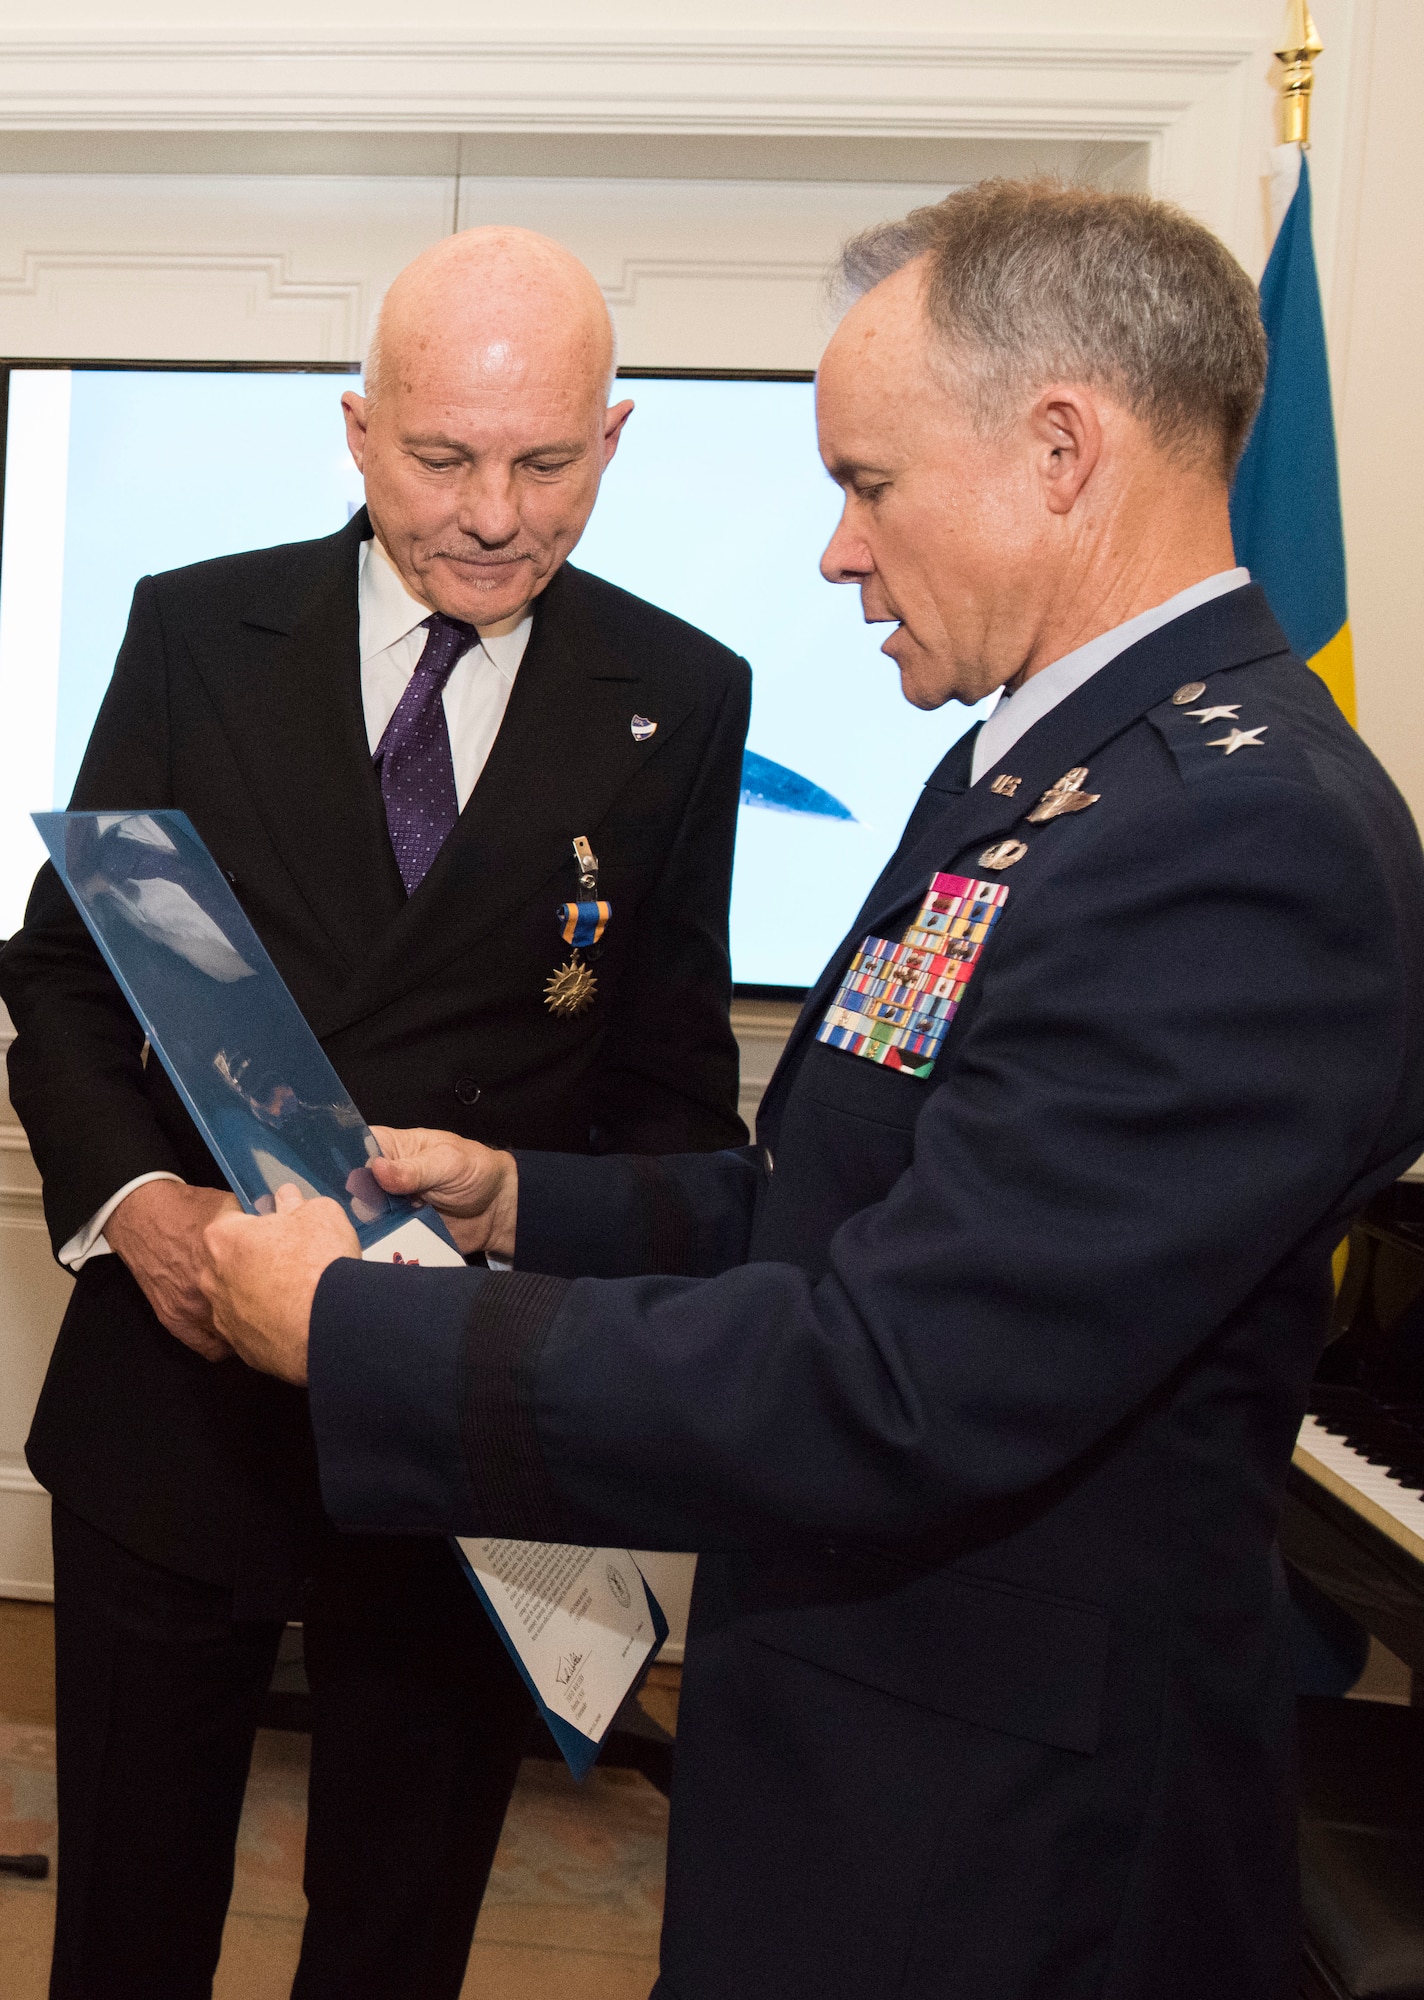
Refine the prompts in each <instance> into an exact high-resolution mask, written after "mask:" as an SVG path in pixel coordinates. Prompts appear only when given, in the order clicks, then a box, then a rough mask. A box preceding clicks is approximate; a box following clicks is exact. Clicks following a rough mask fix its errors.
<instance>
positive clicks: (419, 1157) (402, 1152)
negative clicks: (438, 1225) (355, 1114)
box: [371, 1125, 519, 1257]
mask: <svg viewBox="0 0 1424 2000" xmlns="http://www.w3.org/2000/svg"><path fill="white" fill-rule="evenodd" d="M371 1129H372V1131H373V1132H374V1133H375V1135H376V1143H377V1145H379V1147H380V1149H381V1152H382V1153H383V1154H384V1156H385V1157H384V1158H383V1159H379V1160H372V1162H371V1172H372V1173H373V1174H374V1175H375V1176H376V1179H377V1180H378V1181H379V1182H380V1184H381V1186H382V1187H383V1188H384V1189H385V1190H386V1193H387V1194H404V1195H414V1196H415V1197H416V1199H417V1200H419V1201H427V1202H429V1204H430V1206H431V1207H432V1208H434V1209H437V1210H438V1211H439V1213H440V1216H441V1219H442V1220H443V1221H444V1222H445V1224H446V1225H447V1227H448V1228H449V1231H450V1234H451V1235H452V1236H453V1237H454V1239H455V1241H456V1243H457V1244H458V1245H459V1247H460V1249H461V1250H462V1251H463V1252H464V1253H465V1255H466V1256H467V1257H468V1256H469V1255H470V1254H471V1252H472V1251H475V1250H485V1251H487V1252H488V1253H489V1255H490V1256H492V1257H512V1256H513V1255H514V1226H515V1223H516V1221H517V1219H518V1214H519V1168H518V1167H517V1166H516V1164H515V1160H514V1155H513V1154H512V1153H496V1152H494V1151H492V1150H491V1148H490V1147H488V1146H481V1145H480V1144H479V1143H478V1142H477V1141H476V1140H474V1139H461V1138H460V1137H459V1136H458V1135H457V1134H456V1133H454V1132H421V1131H414V1132H394V1131H392V1130H391V1128H390V1127H389V1126H387V1125H373V1126H372V1128H371Z"/></svg>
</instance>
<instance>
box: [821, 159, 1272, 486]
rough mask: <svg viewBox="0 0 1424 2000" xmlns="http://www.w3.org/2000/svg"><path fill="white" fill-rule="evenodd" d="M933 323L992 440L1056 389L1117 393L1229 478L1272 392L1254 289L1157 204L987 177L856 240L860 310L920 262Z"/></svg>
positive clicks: (847, 287) (847, 295)
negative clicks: (1041, 393) (1027, 403)
mask: <svg viewBox="0 0 1424 2000" xmlns="http://www.w3.org/2000/svg"><path fill="white" fill-rule="evenodd" d="M918 257H924V258H926V260H927V268H926V283H925V310H926V312H927V314H928V317H929V321H930V324H931V326H932V327H933V329H934V331H935V333H936V334H937V335H938V336H939V339H940V341H941V342H942V344H943V345H944V347H945V348H946V350H947V352H948V356H949V358H950V359H951V361H952V362H953V363H955V364H957V366H958V368H959V369H960V370H961V371H962V372H963V374H964V376H965V378H966V379H967V383H968V386H969V388H970V392H971V395H972V397H973V399H974V406H975V413H976V416H977V418H978V420H979V421H980V422H981V423H982V424H983V425H984V427H985V428H994V427H997V426H998V425H1001V424H1003V423H1005V422H1007V421H1008V420H1009V418H1010V416H1011V414H1012V412H1013V411H1014V409H1015V408H1018V407H1021V406H1022V403H1023V401H1024V399H1025V397H1026V396H1027V395H1029V394H1031V393H1032V392H1033V391H1034V390H1035V389H1037V388H1040V387H1042V386H1043V385H1044V384H1046V383H1048V382H1052V381H1055V380H1057V381H1064V382H1082V383H1088V384H1093V385H1095V386H1098V387H1101V388H1104V389H1107V390H1108V391H1109V392H1110V393H1111V394H1113V395H1115V396H1117V397H1118V398H1120V400H1121V401H1122V402H1123V403H1124V404H1125V406H1126V407H1127V408H1128V409H1130V410H1131V411H1132V413H1133V414H1134V415H1135V416H1137V417H1138V418H1140V419H1141V420H1142V422H1143V423H1145V424H1146V425H1147V426H1148V428H1149V430H1150V431H1151V432H1152V434H1153V436H1154V437H1155V438H1156V439H1157V440H1158V442H1159V443H1160V444H1162V445H1163V446H1164V447H1165V448H1166V449H1168V450H1171V451H1173V452H1175V453H1178V454H1179V455H1181V456H1184V457H1191V458H1200V457H1201V456H1202V455H1203V453H1204V452H1205V453H1211V454H1214V455H1218V456H1219V459H1220V463H1221V466H1222V468H1223V470H1224V471H1225V473H1226V474H1227V475H1228V476H1229V475H1230V473H1231V471H1232V469H1233V468H1234V466H1235V464H1236V461H1237V459H1238V458H1239V457H1240V455H1241V450H1242V447H1243V446H1244V444H1245V442H1246V438H1247V434H1248V433H1249V431H1250V429H1251V425H1252V422H1253V420H1254V418H1255V415H1256V410H1257V407H1258V405H1259V403H1260V400H1261V391H1262V389H1263V387H1264V385H1265V379H1266V336H1265V333H1264V331H1263V329H1262V326H1261V313H1260V303H1259V299H1258V297H1257V292H1256V287H1255V286H1254V285H1253V284H1252V283H1251V280H1250V279H1249V278H1248V277H1247V275H1246V273H1245V271H1243V270H1242V268H1241V266H1240V265H1239V264H1238V263H1237V261H1236V259H1235V258H1234V257H1233V256H1232V255H1231V252H1230V251H1229V250H1228V249H1227V248H1226V246H1225V244H1223V243H1222V242H1221V241H1220V240H1219V239H1218V238H1217V237H1215V236H1213V235H1212V233H1211V231H1210V230H1209V229H1206V228H1204V227H1203V225H1202V224H1201V223H1199V222H1194V221H1193V220H1192V218H1191V217H1190V216H1189V215H1187V214H1185V213H1184V212H1183V210H1181V209H1180V208H1177V207H1175V206H1174V205H1173V204H1172V203H1170V202H1165V201H1157V200H1154V199H1153V197H1152V196H1150V195H1143V194H1121V193H1112V192H1108V191H1105V190H1101V189H1098V188H1087V187H1070V186H1067V185H1065V184H1064V183H1063V182H1061V181H1059V180H1057V179H1053V178H1042V179H1034V180H1023V181H1011V180H988V181H980V182H979V183H978V184H977V185H976V186H974V187H968V188H962V189H960V190H959V191H958V192H957V193H955V194H951V195H949V196H948V197H947V198H946V199H945V200H944V201H941V202H936V203H934V204H933V206H930V207H926V208H916V209H912V210H911V212H910V214H909V215H907V216H905V217H904V218H903V219H902V220H900V221H898V222H883V223H880V224H878V225H877V226H876V227H875V228H873V229H867V230H864V231H862V233H861V234H860V235H859V236H856V237H853V238H852V239H851V241H850V242H849V243H848V244H847V245H846V247H845V249H844V251H843V252H842V253H841V259H840V263H839V266H838V268H837V272H836V274H835V279H834V280H833V283H834V286H835V289H836V290H837V292H838V293H839V295H840V297H841V299H842V301H843V302H844V303H846V304H849V303H850V302H851V300H853V299H855V298H858V297H860V296H861V294H862V293H864V292H867V291H869V290H870V289H871V288H872V286H875V285H878V284H879V283H880V282H881V280H882V279H883V278H888V277H890V276H892V275H893V273H894V272H896V271H899V270H902V269H903V268H904V267H905V265H907V264H909V263H912V262H913V261H914V260H915V259H916V258H918Z"/></svg>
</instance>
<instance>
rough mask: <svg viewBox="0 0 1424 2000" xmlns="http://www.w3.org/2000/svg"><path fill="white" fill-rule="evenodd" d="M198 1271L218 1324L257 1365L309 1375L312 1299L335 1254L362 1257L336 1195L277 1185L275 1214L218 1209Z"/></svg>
mask: <svg viewBox="0 0 1424 2000" xmlns="http://www.w3.org/2000/svg"><path fill="white" fill-rule="evenodd" d="M203 1250H204V1261H203V1268H202V1271H201V1273H200V1278H201V1283H202V1289H203V1296H204V1298H205V1299H206V1300H207V1302H208V1304H209V1307H210V1308H211V1311H212V1316H213V1323H214V1325H215V1326H216V1327H217V1330H218V1332H219V1333H220V1334H221V1335H222V1336H223V1338H224V1340H226V1341H227V1343H228V1344H229V1346H231V1347H232V1348H234V1349H235V1350H236V1352H237V1353H239V1354H240V1355H241V1356H242V1358H243V1360H244V1361H246V1362H248V1363H249V1364H250V1365H251V1366H252V1367H253V1368H260V1369H262V1370H263V1372H264V1373H265V1374H268V1375H280V1376H281V1378H282V1380H283V1381H284V1382H299V1383H300V1382H305V1381H306V1379H307V1336H308V1334H309V1332H310V1329H311V1309H312V1300H313V1298H315V1296H316V1288H317V1285H318V1283H319V1282H320V1279H321V1274H322V1272H323V1271H324V1270H325V1269H326V1267H327V1265H328V1264H333V1263H335V1261H336V1259H337V1258H338V1257H359V1256H360V1255H361V1246H360V1244H359V1242H358V1241H357V1239H356V1231H355V1230H354V1229H353V1228H352V1227H351V1224H350V1223H349V1222H348V1221H347V1219H346V1217H345V1215H344V1214H343V1212H342V1210H341V1209H340V1207H339V1206H338V1205H337V1203H336V1202H334V1201H328V1200H324V1199H323V1200H320V1201H303V1200H302V1197H301V1195H300V1193H299V1192H298V1190H297V1189H296V1188H294V1187H284V1188H278V1190H277V1212H276V1214H275V1215H240V1214H231V1215H220V1216H219V1217H218V1218H217V1219H216V1221H214V1222H211V1223H209V1225H208V1227H207V1228H206V1229H205V1230H204V1232H203Z"/></svg>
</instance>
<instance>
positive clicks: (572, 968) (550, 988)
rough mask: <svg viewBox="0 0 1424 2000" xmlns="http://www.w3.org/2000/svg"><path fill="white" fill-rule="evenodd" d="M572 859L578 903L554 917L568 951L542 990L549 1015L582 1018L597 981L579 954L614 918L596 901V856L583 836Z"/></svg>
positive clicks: (567, 905)
mask: <svg viewBox="0 0 1424 2000" xmlns="http://www.w3.org/2000/svg"><path fill="white" fill-rule="evenodd" d="M574 859H575V861H576V862H577V863H578V870H579V896H578V901H577V902H573V903H560V905H559V907H558V910H557V911H556V913H555V916H556V920H557V922H558V926H559V936H560V937H561V938H562V939H563V941H564V943H565V944H566V945H568V946H569V947H570V952H569V957H568V959H567V961H566V962H565V963H564V964H563V965H561V966H560V967H559V968H558V970H557V972H554V973H551V974H550V976H549V978H548V980H547V981H546V983H545V986H544V1005H545V1006H546V1007H547V1008H548V1009H549V1012H550V1013H551V1014H567V1015H573V1014H582V1013H583V1012H584V1010H585V1008H587V1007H591V1006H592V1005H593V996H594V994H595V993H596V992H597V991H598V981H597V980H596V979H595V978H594V975H593V971H592V968H591V967H590V966H589V964H588V962H587V960H586V959H585V958H584V957H583V956H582V953H584V952H586V951H592V950H593V948H594V947H595V946H596V945H597V944H598V942H599V940H600V939H601V938H602V936H603V933H604V931H605V930H606V929H607V928H608V920H609V918H610V917H611V916H612V914H613V906H612V904H611V903H604V902H600V901H599V898H598V856H597V855H596V854H595V853H594V851H593V849H592V847H590V845H589V843H588V841H587V839H586V838H585V837H584V835H583V834H580V835H579V836H578V838H577V839H576V840H575V841H574Z"/></svg>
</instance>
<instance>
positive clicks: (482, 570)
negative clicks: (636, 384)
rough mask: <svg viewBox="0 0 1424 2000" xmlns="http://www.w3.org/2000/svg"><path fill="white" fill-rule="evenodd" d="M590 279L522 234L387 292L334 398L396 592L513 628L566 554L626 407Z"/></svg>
mask: <svg viewBox="0 0 1424 2000" xmlns="http://www.w3.org/2000/svg"><path fill="white" fill-rule="evenodd" d="M613 367H614V342H613V325H612V322H611V320H610V318H609V315H608V307H607V305H606V304H605V302H604V298H603V294H602V292H601V291H600V290H599V288H598V285H597V283H596V281H595V279H594V277H593V275H592V273H591V272H590V271H589V270H587V268H586V267H585V266H584V265H583V264H581V263H580V262H579V261H578V259H577V258H576V257H574V256H573V255H572V254H571V253H570V252H569V251H567V250H565V249H564V248H563V246H562V245H561V244H558V243H555V242H553V241H552V239H551V238H549V237H547V236H539V235H536V234H535V233H534V232H533V231H532V230H528V229H510V228H503V227H496V228H486V229H467V230H464V231H462V232H461V233H460V234H459V235H457V236H449V237H446V238H444V239H443V240H442V241H441V242H439V243H436V244H434V245H432V247H431V248H430V249H429V250H427V251H425V252H424V254H423V255H422V256H420V257H417V258H416V260H415V262H414V263H413V264H411V265H408V266H407V268H406V269H405V270H404V271H402V272H401V274H400V276H399V277H398V278H397V279H396V281H395V283H394V284H393V285H392V286H391V288H390V291H389V292H388V293H387V294H386V298H385V301H384V303H383V305H382V307H381V313H380V318H379V320H378V322H377V326H376V332H375V337H374V338H373V340H372V343H371V352H370V355H369V358H368V360H367V365H366V381H365V394H364V395H356V394H355V393H354V392H348V393H347V394H346V395H345V396H343V398H342V403H343V405H344V407H345V410H346V419H347V434H348V439H349V441H350V444H351V450H352V455H353V456H354V458H355V459H356V463H357V465H358V466H359V467H360V468H361V471H362V474H363V475H364V478H365V482H366V503H367V507H368V509H369V511H370V515H371V521H372V525H373V526H374V528H375V530H376V534H377V536H378V538H379V540H380V542H381V544H382V546H383V547H384V548H385V550H386V552H387V554H388V555H389V556H390V558H391V560H392V561H393V562H394V564H395V565H396V568H397V569H398V570H399V571H400V573H401V577H402V580H403V581H404V583H405V585H406V588H407V589H408V590H409V591H410V592H411V594H412V595H413V596H415V597H417V598H419V599H420V601H421V602H423V603H426V604H429V605H430V607H431V608H432V610H436V611H443V612H444V613H446V615H447V616H449V617H454V618H462V619H464V620H466V621H467V622H469V623H471V624H474V625H477V626H479V627H481V628H482V629H485V630H488V629H491V628H496V629H497V628H501V627H503V628H505V629H508V627H509V626H510V625H511V624H513V623H516V622H517V621H518V619H519V617H520V616H522V614H523V612H524V611H525V610H526V609H527V607H528V605H529V603H530V602H531V601H532V600H533V598H535V597H536V596H537V595H538V594H539V592H540V591H541V590H542V589H543V588H544V587H545V585H546V584H547V583H548V581H549V579H550V577H551V576H553V574H554V573H555V571H556V570H557V569H558V567H559V565H560V564H561V563H562V562H563V561H564V559H565V557H566V556H567V555H568V554H569V552H570V551H571V550H572V549H573V547H574V546H575V544H576V543H577V541H578V539H579V536H580V535H581V534H582V533H583V530H584V527H585V525H586V524H587V521H588V517H589V514H590V513H591V512H592V509H593V503H594V500H595V498H596V497H597V493H598V484H599V480H600V479H601V477H602V475H603V470H604V467H605V466H606V465H607V463H608V461H609V459H610V458H611V457H612V456H613V453H614V450H615V449H616V447H617V442H618V436H619V432H620V431H621V429H622V425H623V423H624V421H625V420H626V418H627V416H628V413H629V411H630V410H631V409H632V404H631V403H621V404H619V405H618V406H617V407H616V408H612V409H610V408H609V407H608V395H609V387H610V382H611V379H612V375H613Z"/></svg>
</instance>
